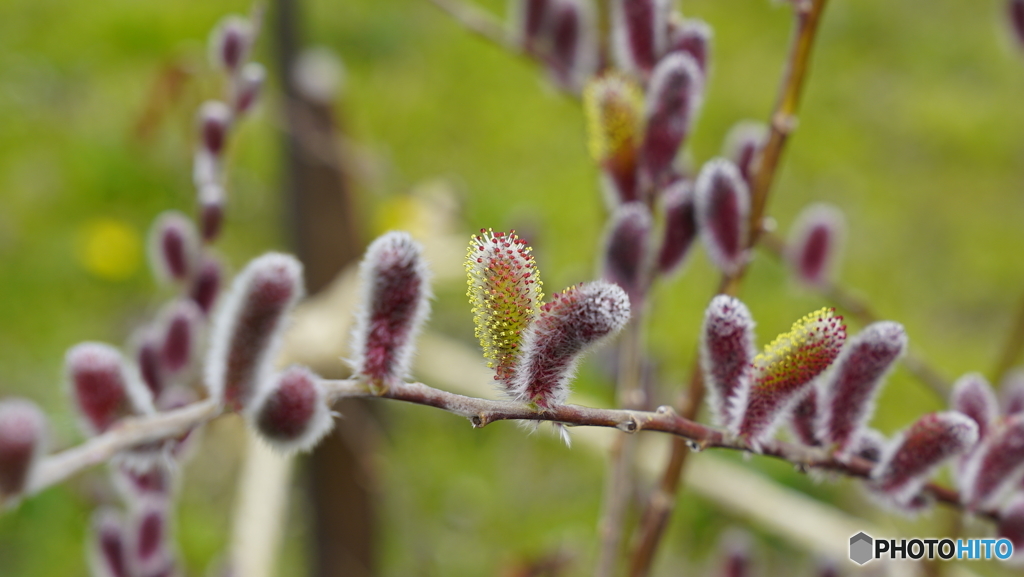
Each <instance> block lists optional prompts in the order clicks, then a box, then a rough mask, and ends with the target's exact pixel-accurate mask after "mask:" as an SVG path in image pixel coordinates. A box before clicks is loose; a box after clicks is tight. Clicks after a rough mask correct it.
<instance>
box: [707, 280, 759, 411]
mask: <svg viewBox="0 0 1024 577" xmlns="http://www.w3.org/2000/svg"><path fill="white" fill-rule="evenodd" d="M755 352H756V351H755V349H754V320H753V319H752V318H751V317H750V311H749V310H747V307H746V305H744V304H743V303H742V302H740V300H739V299H736V298H733V297H731V296H727V295H718V296H716V297H715V298H713V299H712V300H711V304H710V305H708V308H707V310H706V311H705V312H704V325H703V326H702V328H701V338H700V361H701V369H702V370H703V371H704V382H705V384H706V389H707V392H708V404H709V406H710V407H711V415H712V418H713V419H714V421H715V423H716V424H718V425H721V426H731V425H732V424H733V423H734V422H735V421H736V419H737V418H739V416H740V415H739V414H738V411H742V410H743V409H744V407H746V403H747V395H748V394H749V392H750V382H751V376H752V373H751V368H752V365H751V362H752V361H753V360H754V354H755Z"/></svg>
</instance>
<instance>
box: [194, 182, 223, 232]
mask: <svg viewBox="0 0 1024 577" xmlns="http://www.w3.org/2000/svg"><path fill="white" fill-rule="evenodd" d="M198 196H199V198H198V201H199V229H200V231H201V234H202V238H203V242H207V243H209V242H213V241H215V240H217V237H219V236H220V230H221V227H222V226H223V224H224V189H223V188H222V187H221V186H220V185H219V184H216V183H214V182H207V183H206V184H204V185H202V186H200V187H199V195H198Z"/></svg>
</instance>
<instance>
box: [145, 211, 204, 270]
mask: <svg viewBox="0 0 1024 577" xmlns="http://www.w3.org/2000/svg"><path fill="white" fill-rule="evenodd" d="M198 256H199V240H198V238H197V236H196V229H195V226H194V225H193V224H192V221H191V220H189V218H188V217H187V216H185V215H184V214H182V213H180V212H178V211H176V210H168V211H166V212H164V213H162V214H161V215H160V216H158V217H157V218H156V220H155V221H154V222H153V227H152V228H151V229H150V232H149V260H150V264H151V265H152V267H153V273H154V274H155V275H156V277H157V279H159V280H162V281H176V282H183V281H185V280H186V279H187V278H188V277H189V276H190V275H191V274H192V272H193V270H194V269H195V266H196V259H197V258H198Z"/></svg>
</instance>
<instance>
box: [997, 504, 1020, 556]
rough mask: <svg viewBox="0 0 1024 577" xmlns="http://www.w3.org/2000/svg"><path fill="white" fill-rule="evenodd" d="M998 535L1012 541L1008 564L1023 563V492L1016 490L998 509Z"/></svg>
mask: <svg viewBox="0 0 1024 577" xmlns="http://www.w3.org/2000/svg"><path fill="white" fill-rule="evenodd" d="M998 533H999V537H1001V538H1004V539H1009V540H1010V542H1011V543H1013V551H1014V553H1013V557H1011V558H1010V564H1012V565H1015V566H1018V567H1019V566H1020V565H1022V564H1024V492H1021V491H1018V492H1017V494H1016V495H1014V496H1013V498H1011V499H1010V500H1009V502H1007V503H1006V505H1005V506H1004V507H1003V508H1002V510H1000V511H999V527H998Z"/></svg>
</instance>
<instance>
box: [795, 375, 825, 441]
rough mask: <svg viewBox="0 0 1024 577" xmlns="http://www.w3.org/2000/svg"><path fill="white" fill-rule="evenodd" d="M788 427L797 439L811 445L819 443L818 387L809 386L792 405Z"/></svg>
mask: <svg viewBox="0 0 1024 577" xmlns="http://www.w3.org/2000/svg"><path fill="white" fill-rule="evenodd" d="M789 429H790V431H791V432H792V433H793V437H795V438H796V440H797V441H799V442H801V443H803V444H805V445H808V446H811V447H817V446H818V445H821V438H820V437H818V387H811V390H809V391H807V394H806V395H804V398H803V399H801V400H800V402H799V403H797V404H796V406H795V407H793V414H792V415H791V416H790V418H789Z"/></svg>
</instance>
